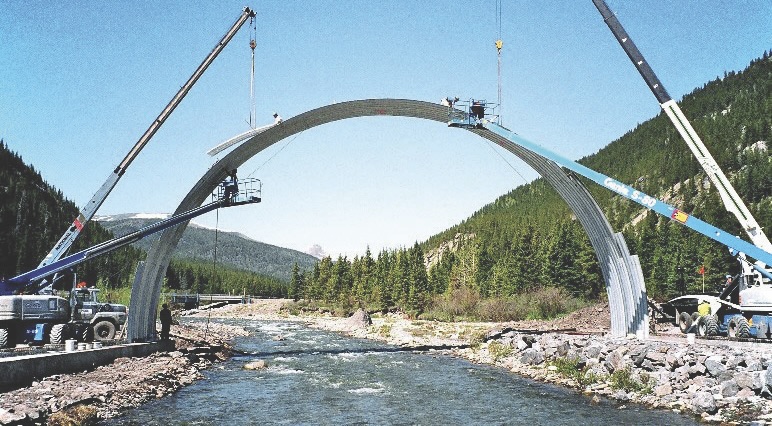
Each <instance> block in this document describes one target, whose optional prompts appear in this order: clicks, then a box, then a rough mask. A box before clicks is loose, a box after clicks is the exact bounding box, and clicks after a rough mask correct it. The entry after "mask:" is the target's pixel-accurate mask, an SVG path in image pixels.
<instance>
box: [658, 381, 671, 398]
mask: <svg viewBox="0 0 772 426" xmlns="http://www.w3.org/2000/svg"><path fill="white" fill-rule="evenodd" d="M671 393H673V387H672V386H670V383H665V384H663V385H659V386H657V387H656V388H654V395H655V396H658V397H662V396H665V395H670V394H671Z"/></svg>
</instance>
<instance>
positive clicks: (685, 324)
mask: <svg viewBox="0 0 772 426" xmlns="http://www.w3.org/2000/svg"><path fill="white" fill-rule="evenodd" d="M678 328H680V329H681V333H684V334H686V333H688V332H689V330H690V329H691V328H692V316H691V315H689V313H688V312H681V314H680V315H678Z"/></svg>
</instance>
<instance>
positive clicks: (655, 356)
mask: <svg viewBox="0 0 772 426" xmlns="http://www.w3.org/2000/svg"><path fill="white" fill-rule="evenodd" d="M646 359H648V360H650V361H651V362H653V363H655V364H664V363H665V354H663V353H662V352H659V351H648V352H646Z"/></svg>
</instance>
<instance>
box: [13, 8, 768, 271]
mask: <svg viewBox="0 0 772 426" xmlns="http://www.w3.org/2000/svg"><path fill="white" fill-rule="evenodd" d="M607 2H608V4H609V6H610V7H611V9H612V10H614V12H615V13H616V14H617V16H618V17H619V19H620V20H621V22H622V24H623V25H624V26H625V27H626V29H627V31H628V33H629V34H630V35H631V37H632V38H633V40H634V41H635V42H636V44H637V45H638V47H639V48H640V49H641V51H642V52H643V54H644V55H645V56H646V58H647V59H648V61H649V62H650V64H651V66H652V67H653V69H654V70H655V72H657V73H658V75H659V77H660V79H661V80H662V82H663V83H664V85H665V87H666V88H667V89H668V91H669V92H670V94H671V96H673V97H674V98H676V99H680V98H681V97H682V96H683V95H684V94H686V93H689V92H691V91H692V90H694V89H695V88H697V87H700V86H702V85H703V84H704V83H706V82H707V81H709V80H712V79H714V78H716V77H718V76H721V75H723V74H724V72H725V71H731V70H741V69H743V68H744V67H745V66H747V64H748V63H749V62H750V61H751V60H752V59H754V58H756V57H759V56H761V54H762V53H763V52H764V50H767V49H771V48H772V43H770V42H772V2H770V1H769V0H739V1H731V2H729V1H707V0H706V1H695V0H684V1H678V2H671V1H664V0H661V1H654V0H646V1H634V2H633V1H621V0H607ZM245 5H248V6H250V7H252V8H254V9H256V10H257V14H258V15H257V49H256V56H257V59H256V78H257V82H256V88H255V90H256V101H257V117H258V118H257V123H258V124H267V123H269V122H270V121H271V114H272V113H273V112H274V111H276V112H279V113H280V114H281V115H282V116H283V117H285V118H289V117H292V116H294V115H297V114H300V113H302V112H305V111H307V110H310V109H313V108H317V107H320V106H323V105H327V104H330V103H333V102H338V101H346V100H353V99H364V98H381V97H388V98H408V99H418V100H426V101H439V100H440V99H441V98H442V97H444V96H447V95H455V96H459V97H460V98H462V99H463V98H470V97H479V98H487V99H489V100H495V98H496V50H495V47H494V41H495V40H496V38H497V36H498V28H497V26H496V2H495V1H485V2H481V1H473V2H453V1H431V0H430V1H423V2H412V1H411V2H408V1H402V2H397V1H393V2H390V1H387V2H364V1H297V0H289V1H276V2H258V3H254V4H248V3H244V1H243V0H240V1H238V2H234V1H217V2H211V1H197V2H192V1H163V2H158V1H139V2H96V1H93V2H84V1H76V2H42V1H30V2H21V1H3V2H1V3H0V40H1V42H0V63H2V67H0V137H2V138H4V139H5V142H6V143H7V144H8V146H9V147H10V148H11V149H12V150H14V151H16V152H18V153H19V154H20V155H21V156H22V158H23V159H24V160H25V161H26V162H27V163H29V164H32V165H33V166H34V167H35V168H36V169H37V170H38V171H40V173H41V174H42V175H43V177H44V179H45V180H46V181H48V182H49V183H50V184H52V185H54V186H55V187H57V188H59V189H60V190H61V191H62V192H63V193H64V194H65V195H66V196H67V197H68V198H70V199H72V200H73V201H75V203H76V204H77V205H78V206H82V205H83V204H85V203H86V202H87V201H88V200H89V199H90V198H91V196H92V195H93V193H94V192H95V191H96V190H97V189H98V188H99V186H100V185H101V184H102V183H103V182H104V180H105V179H106V178H107V176H108V175H109V174H110V172H111V171H112V170H113V169H114V168H115V167H116V166H117V165H118V163H119V162H120V161H121V160H122V159H123V157H124V156H125V155H126V153H127V152H128V150H129V149H130V148H131V147H132V146H133V145H134V143H135V142H136V141H137V140H138V138H139V137H140V136H141V135H142V133H144V131H145V129H147V127H148V126H149V125H150V123H151V121H152V120H153V119H155V117H156V116H157V115H158V114H159V112H160V111H161V109H162V108H163V107H164V106H166V104H167V103H168V102H169V100H170V99H171V98H172V96H173V95H174V94H175V93H176V92H177V90H178V89H179V87H180V86H181V85H182V84H183V83H184V82H185V81H186V80H187V78H188V77H189V76H190V74H191V73H192V72H193V70H194V69H195V68H196V67H197V66H198V64H199V63H200V62H201V61H202V60H203V58H204V57H205V56H206V55H207V54H208V53H209V52H210V51H211V49H212V48H213V47H214V45H215V43H216V42H217V41H218V40H219V39H220V37H221V36H222V35H223V34H224V33H225V31H226V30H227V29H228V28H229V27H230V25H231V24H232V23H233V22H234V21H235V19H236V18H237V16H238V15H239V13H240V11H241V9H242V8H243V6H245ZM502 12H503V13H502V26H501V36H502V38H503V40H504V49H503V113H504V119H503V123H504V125H506V126H507V127H510V128H512V129H513V130H515V131H516V132H518V133H519V134H521V135H523V136H525V137H526V138H528V139H531V140H533V141H536V142H539V143H540V144H542V145H544V146H546V147H548V148H550V149H552V150H555V151H557V152H560V153H561V154H563V155H565V156H567V157H569V158H573V159H578V158H581V157H583V156H586V155H588V154H592V153H594V152H596V151H598V149H600V148H601V147H603V146H605V145H607V144H608V143H609V142H611V141H612V140H614V139H616V138H617V137H619V136H621V135H622V134H624V133H625V132H626V131H627V130H629V129H631V128H633V127H634V126H635V125H636V124H638V123H640V122H643V121H645V120H647V119H649V118H651V117H653V116H655V115H656V114H657V113H658V112H659V106H658V104H657V102H656V100H655V99H654V97H653V95H652V94H651V93H650V92H649V91H648V89H647V87H646V86H645V84H644V83H643V81H642V79H641V78H640V76H639V75H638V74H637V72H636V71H635V69H634V68H633V66H632V64H631V63H630V62H629V60H628V59H627V57H626V56H625V54H624V52H623V51H622V49H621V48H620V47H619V45H618V44H617V42H616V41H615V40H614V38H613V36H612V34H611V32H610V31H609V30H608V28H607V27H606V25H605V24H604V23H603V20H602V18H601V17H600V14H599V13H598V12H597V10H596V9H595V7H594V6H593V4H592V2H591V1H590V0H582V1H570V2H569V1H537V2H533V1H511V2H510V1H504V4H503V7H502ZM250 32H251V31H250V29H249V28H248V26H245V27H244V28H242V30H241V31H240V32H239V33H238V34H237V35H236V37H235V38H234V40H233V41H232V42H231V43H230V44H229V45H228V46H227V47H226V49H225V50H224V52H223V53H222V54H221V55H220V57H219V58H218V59H217V60H216V61H215V63H214V64H213V65H212V66H211V67H210V68H209V70H208V71H207V72H206V74H204V76H203V77H202V78H201V79H200V80H199V82H198V83H197V85H196V86H195V87H194V88H193V90H192V91H191V92H190V93H189V94H188V96H187V97H186V98H185V100H184V101H183V103H182V104H181V105H180V106H179V107H178V108H177V110H176V111H175V112H174V113H173V114H172V116H171V117H170V118H169V120H168V121H167V122H166V124H165V125H164V127H163V128H162V129H161V130H160V131H159V132H158V133H157V134H156V136H155V137H154V138H153V140H151V142H150V143H149V145H148V146H147V147H146V148H145V150H144V151H143V152H142V153H141V154H140V156H139V157H138V158H137V160H136V161H135V162H134V163H133V164H132V165H131V167H130V168H129V170H128V172H127V173H126V174H125V175H124V177H123V178H122V180H121V181H120V183H119V184H118V186H117V187H116V189H115V190H114V191H113V193H112V194H111V195H110V197H109V198H108V199H107V201H106V203H105V204H104V205H103V206H102V208H101V210H100V211H99V212H98V214H102V215H104V214H117V213H129V212H146V213H162V212H171V211H173V210H174V209H175V208H176V206H177V205H178V204H179V201H180V200H181V198H182V197H183V196H184V195H185V194H186V193H187V192H188V191H189V189H190V188H191V186H192V185H193V184H194V183H195V182H196V181H197V180H198V179H199V177H200V176H201V175H202V174H203V173H204V172H205V171H206V170H207V168H208V167H210V166H211V165H212V163H213V162H214V159H213V158H211V157H209V156H207V155H206V154H205V152H206V151H207V150H208V149H209V148H211V147H213V146H215V145H217V144H218V143H220V142H222V141H223V140H225V139H228V138H230V137H231V136H234V135H236V134H238V133H241V132H243V131H246V130H247V129H248V126H247V124H246V120H247V119H248V117H249V108H250V99H249V69H250V50H249V47H248V43H249V37H250ZM697 130H698V132H699V129H697ZM287 144H288V145H287ZM285 145H286V146H285ZM280 150H281V151H280ZM279 151H280V152H279ZM497 151H498V152H497ZM274 155H275V156H274ZM502 156H503V157H504V158H506V161H505V160H503V159H502ZM269 159H270V161H269ZM515 170H517V172H516V171H515ZM239 172H240V175H241V176H242V177H243V176H246V175H250V174H251V175H252V176H253V177H257V178H260V179H261V180H262V181H263V185H264V186H263V202H262V203H261V204H259V205H253V206H246V207H240V208H238V209H226V210H224V211H222V212H220V214H219V227H220V228H222V229H226V230H235V231H239V232H242V233H244V234H246V235H248V236H250V237H252V238H254V239H256V240H259V241H264V242H266V243H270V244H276V245H279V246H284V247H289V248H292V249H297V250H301V251H304V250H306V249H307V248H309V247H310V246H311V245H313V244H319V245H321V246H322V248H323V249H324V250H325V251H326V252H327V253H329V254H331V255H333V256H337V254H339V253H343V254H345V255H348V256H350V257H352V256H353V255H355V254H358V253H363V252H364V250H365V248H366V247H367V246H368V245H369V246H370V248H371V250H372V251H373V252H374V253H377V252H378V251H380V250H381V249H382V248H396V247H400V246H410V245H412V244H413V242H415V241H422V240H425V239H426V238H428V237H429V236H431V235H433V234H435V233H437V232H439V231H442V230H444V229H446V228H448V227H450V226H452V225H454V224H456V223H458V222H460V221H462V220H463V219H465V218H467V217H468V216H470V215H471V214H472V213H473V212H475V211H476V210H478V209H479V208H481V207H482V206H483V205H485V204H487V203H489V202H491V201H493V200H494V199H495V198H496V197H498V196H499V195H501V194H503V193H506V192H507V191H509V190H511V189H513V188H515V187H516V186H519V185H522V184H523V183H525V181H526V180H531V179H533V178H534V177H535V173H534V172H533V171H532V170H530V168H528V167H527V166H525V165H523V164H522V163H521V162H519V161H518V160H517V159H516V158H515V157H513V156H512V155H511V154H508V153H506V152H505V151H503V150H500V149H499V148H495V149H494V148H492V147H490V146H489V145H488V143H487V142H486V141H484V140H483V139H481V138H478V137H475V136H473V135H471V134H467V133H466V132H463V131H460V130H454V129H448V128H445V127H444V126H443V125H441V124H438V123H434V122H425V121H421V120H412V119H398V118H386V117H377V118H365V119H351V120H345V121H341V122H337V123H333V124H328V125H325V126H322V127H318V128H315V129H312V130H309V131H306V132H304V133H302V134H300V135H299V136H297V137H296V138H293V139H290V140H285V141H283V142H280V143H279V144H277V145H275V146H274V147H272V148H271V149H269V150H267V151H264V152H263V153H261V154H259V155H258V156H257V157H255V158H253V159H252V160H250V161H249V162H248V163H246V164H245V165H244V166H243V167H241V168H240V170H239ZM524 179H525V180H524ZM216 220H217V216H216V215H215V214H214V213H211V214H209V215H207V216H203V217H201V218H199V219H197V220H196V222H198V223H202V224H205V225H209V226H214V225H215V223H216ZM62 226H64V225H62Z"/></svg>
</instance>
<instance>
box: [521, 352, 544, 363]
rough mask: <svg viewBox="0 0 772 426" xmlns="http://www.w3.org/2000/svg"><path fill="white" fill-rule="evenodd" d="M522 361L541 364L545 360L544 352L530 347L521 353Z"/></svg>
mask: <svg viewBox="0 0 772 426" xmlns="http://www.w3.org/2000/svg"><path fill="white" fill-rule="evenodd" d="M520 362H522V363H523V364H529V365H537V364H541V363H542V362H544V354H543V353H542V352H541V351H539V350H536V349H534V348H528V349H526V350H524V351H523V353H522V354H521V355H520Z"/></svg>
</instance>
